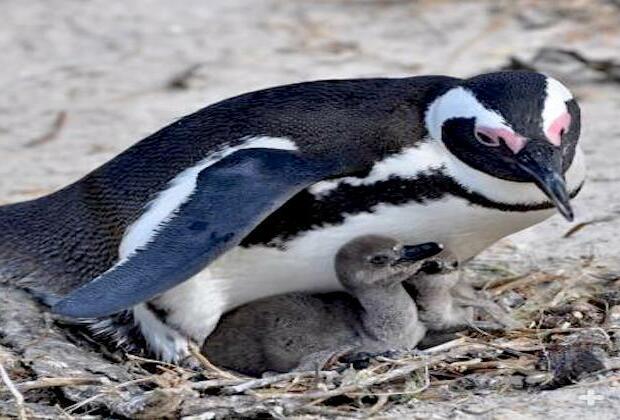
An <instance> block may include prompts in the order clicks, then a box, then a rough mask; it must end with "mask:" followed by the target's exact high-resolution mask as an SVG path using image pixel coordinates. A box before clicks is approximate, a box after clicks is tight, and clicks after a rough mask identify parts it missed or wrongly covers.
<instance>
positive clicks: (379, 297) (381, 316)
mask: <svg viewBox="0 0 620 420" xmlns="http://www.w3.org/2000/svg"><path fill="white" fill-rule="evenodd" d="M350 293H351V294H353V296H355V298H356V299H357V300H358V302H359V303H360V305H361V306H362V308H363V311H362V314H361V318H362V321H363V325H364V330H365V331H366V333H368V334H370V335H371V336H372V337H373V338H375V339H377V340H383V339H385V338H387V337H392V336H394V333H395V332H397V333H402V332H403V331H405V330H406V329H407V328H409V327H410V326H412V325H416V321H417V320H418V310H417V307H416V305H415V303H414V301H413V300H412V299H411V296H410V295H409V294H408V293H407V291H406V290H405V288H404V287H403V285H402V284H401V283H396V284H391V285H388V286H384V287H372V288H368V287H366V288H359V289H355V290H350Z"/></svg>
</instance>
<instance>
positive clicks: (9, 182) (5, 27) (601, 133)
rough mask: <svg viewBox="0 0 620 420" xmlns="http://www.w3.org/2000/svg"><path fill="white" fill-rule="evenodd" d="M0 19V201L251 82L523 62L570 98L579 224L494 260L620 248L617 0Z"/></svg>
mask: <svg viewBox="0 0 620 420" xmlns="http://www.w3.org/2000/svg"><path fill="white" fill-rule="evenodd" d="M0 16H2V25H0V51H1V53H0V62H1V66H0V68H1V69H2V70H1V72H0V92H1V94H0V156H2V158H3V159H2V164H1V165H0V203H8V202H13V201H18V200H25V199H31V198H35V197H38V196H40V195H43V194H46V193H48V192H50V191H53V190H55V189H57V188H60V187H62V186H64V185H66V184H67V183H69V182H71V181H73V180H76V179H78V178H80V177H81V176H82V175H84V174H85V173H87V172H88V171H90V170H92V169H93V168H95V167H97V166H98V165H100V164H102V163H103V162H105V161H107V160H108V159H110V158H111V157H113V156H114V155H116V154H117V153H118V152H120V151H121V150H123V149H125V148H126V147H128V146H129V145H131V144H133V143H134V142H136V141H138V140H140V139H141V138H142V137H144V136H146V135H148V134H150V133H152V132H153V131H155V130H157V129H158V128H160V127H162V126H164V125H165V124H167V123H170V122H171V121H174V120H175V119H177V118H179V117H181V116H183V115H184V114H187V113H190V112H192V111H195V110H197V109H199V108H201V107H203V106H206V105H208V104H210V103H213V102H215V101H218V100H220V99H224V98H226V97H230V96H232V95H236V94H239V93H243V92H246V91H250V90H255V89H260V88H265V87H269V86H272V85H279V84H285V83H291V82H298V81H304V80H312V79H323V78H352V77H376V76H391V77H399V76H410V75H417V74H448V75H454V76H463V77H467V76H470V75H474V74H477V73H480V72H485V71H493V70H498V69H502V68H530V69H537V70H541V71H544V72H547V73H550V74H552V75H554V76H556V77H558V78H559V79H560V80H562V81H564V82H565V83H566V84H567V85H568V86H569V87H570V88H571V89H572V90H573V92H574V93H575V94H576V95H577V96H578V97H579V98H580V101H581V105H582V108H583V112H584V121H583V127H584V133H583V137H582V144H583V145H584V148H585V150H586V153H587V155H588V163H589V167H590V180H589V183H588V185H587V187H586V188H585V190H584V191H583V193H582V194H581V195H580V197H579V199H578V200H577V214H578V220H577V222H576V223H575V225H573V226H572V227H571V226H570V225H568V224H567V223H565V222H564V221H563V220H561V219H560V218H559V217H554V218H553V219H552V220H551V221H550V222H547V223H546V224H544V225H543V226H540V227H537V228H535V229H533V230H531V231H528V232H527V233H525V234H522V236H517V238H516V239H514V238H513V239H512V240H508V241H504V242H503V243H502V244H500V245H499V246H497V247H495V248H494V249H493V250H492V251H491V254H489V255H490V257H489V258H492V257H493V255H495V254H497V260H498V261H505V260H506V258H505V256H504V255H500V254H502V253H506V252H507V253H509V254H510V255H511V256H512V258H511V259H512V260H514V259H515V258H514V255H519V256H524V257H523V258H524V259H525V261H526V262H527V264H531V261H533V260H534V261H536V260H537V259H540V258H544V259H554V260H558V264H561V265H562V264H565V263H567V261H568V264H569V267H571V268H574V267H577V266H580V265H581V264H582V260H583V259H584V258H589V257H591V256H597V257H599V260H602V259H603V258H605V257H613V256H614V254H615V253H616V252H617V249H618V245H620V243H619V242H620V241H619V240H618V239H617V238H616V232H619V229H618V227H619V225H620V223H618V222H617V216H618V214H619V212H620V189H619V188H618V180H619V179H620V171H619V169H618V168H619V167H620V139H619V137H620V118H619V117H620V114H619V111H620V56H619V53H620V1H617V0H615V1H612V0H563V1H558V2H552V1H535V0H515V1H490V0H489V1H484V0H479V1H450V0H436V1H430V0H417V1H413V0H409V1H408V0H306V1H291V0H226V1H224V0H222V1H206V0H183V1H174V2H171V1H168V0H134V1H131V2H128V1H123V0H55V1H53V2H52V1H48V0H29V1H28V2H24V1H22V0H1V1H0ZM563 236H567V239H570V240H565V239H564V238H563ZM515 250H516V251H518V252H516V253H515ZM493 253H495V254H493ZM545 264H546V267H550V265H549V263H548V261H547V262H545Z"/></svg>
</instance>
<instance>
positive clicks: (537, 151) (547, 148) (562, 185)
mask: <svg viewBox="0 0 620 420" xmlns="http://www.w3.org/2000/svg"><path fill="white" fill-rule="evenodd" d="M516 158H517V165H518V166H519V167H520V168H521V169H522V170H523V171H525V172H526V173H527V174H528V175H530V176H531V177H532V179H533V181H534V183H535V184H536V185H537V186H538V188H540V189H541V190H542V192H543V193H545V195H546V196H547V197H549V199H550V200H551V202H552V203H553V204H554V205H555V207H556V208H557V209H558V211H559V212H560V214H561V215H562V216H564V218H565V219H566V220H568V221H569V222H572V221H573V219H574V217H575V216H574V213H573V208H572V206H571V203H570V195H569V193H568V190H567V189H566V181H565V179H564V175H563V170H562V152H561V150H560V149H559V148H557V147H554V146H552V145H551V144H544V143H542V142H533V141H531V142H529V144H528V145H527V146H526V147H525V148H524V149H523V150H522V151H521V152H519V154H518V155H517V156H516Z"/></svg>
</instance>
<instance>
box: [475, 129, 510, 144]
mask: <svg viewBox="0 0 620 420" xmlns="http://www.w3.org/2000/svg"><path fill="white" fill-rule="evenodd" d="M475 136H476V140H478V141H479V142H480V143H482V144H484V145H485V146H490V147H497V146H499V145H500V141H501V140H503V139H502V138H501V137H496V138H493V137H490V136H488V135H486V134H484V133H482V132H480V131H476V132H475Z"/></svg>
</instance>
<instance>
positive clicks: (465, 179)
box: [427, 140, 585, 208]
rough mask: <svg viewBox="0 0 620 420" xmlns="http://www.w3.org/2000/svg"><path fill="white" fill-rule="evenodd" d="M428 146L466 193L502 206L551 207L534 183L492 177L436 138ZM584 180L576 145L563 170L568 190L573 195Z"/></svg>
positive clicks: (447, 173)
mask: <svg viewBox="0 0 620 420" xmlns="http://www.w3.org/2000/svg"><path fill="white" fill-rule="evenodd" d="M427 144H428V145H429V147H432V148H434V149H436V153H437V154H439V155H441V156H443V159H442V160H443V164H442V166H443V171H444V173H445V175H447V176H449V177H450V178H452V179H453V180H454V181H455V182H457V183H458V184H459V185H460V186H461V187H462V188H463V189H465V190H466V191H467V192H470V193H473V194H478V195H480V196H482V197H484V198H485V199H487V200H489V201H491V202H494V203H497V205H498V207H501V206H504V205H505V206H532V207H535V206H539V207H540V206H544V205H545V204H546V205H547V207H549V208H552V205H551V202H550V201H549V199H548V198H547V197H546V195H545V194H544V193H543V192H542V191H541V190H540V189H539V188H538V187H537V186H536V185H535V184H534V183H529V182H515V181H509V180H505V179H502V178H498V177H494V176H491V175H489V174H487V173H484V172H482V171H479V170H477V169H475V168H472V167H471V166H469V165H467V164H466V163H465V162H463V161H461V160H460V159H458V158H457V157H456V156H454V155H453V154H452V153H451V152H450V151H449V150H448V149H447V147H446V146H445V145H444V144H443V143H442V142H441V141H437V140H429V141H428V143H427ZM584 180H585V164H584V157H583V152H582V150H581V149H580V148H579V147H577V150H576V153H575V157H574V159H573V162H572V164H571V166H570V168H569V169H568V171H567V173H566V183H567V186H568V190H569V193H570V194H571V195H574V194H576V193H577V192H578V190H579V188H581V186H582V185H583V182H584Z"/></svg>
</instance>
